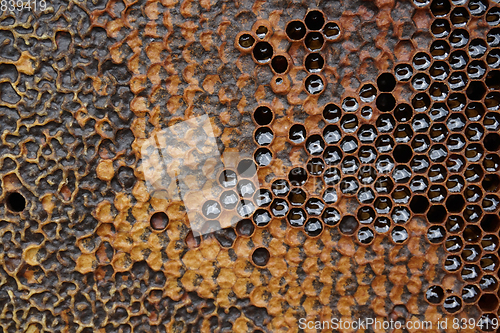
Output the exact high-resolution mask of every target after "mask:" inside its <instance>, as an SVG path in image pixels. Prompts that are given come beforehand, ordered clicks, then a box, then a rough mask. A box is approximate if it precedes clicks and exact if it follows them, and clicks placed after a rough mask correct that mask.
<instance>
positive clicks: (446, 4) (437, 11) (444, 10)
mask: <svg viewBox="0 0 500 333" xmlns="http://www.w3.org/2000/svg"><path fill="white" fill-rule="evenodd" d="M430 9H431V12H432V14H433V15H434V16H436V17H440V16H445V15H446V14H448V13H449V12H450V9H451V4H450V1H449V0H433V1H432V3H431V6H430Z"/></svg>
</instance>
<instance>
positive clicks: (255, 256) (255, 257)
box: [252, 247, 271, 267]
mask: <svg viewBox="0 0 500 333" xmlns="http://www.w3.org/2000/svg"><path fill="white" fill-rule="evenodd" d="M270 258H271V254H270V253H269V250H268V249H266V248H264V247H259V248H257V249H255V250H254V251H253V253H252V262H253V263H254V264H255V265H257V266H260V267H264V266H266V265H267V263H268V262H269V259H270Z"/></svg>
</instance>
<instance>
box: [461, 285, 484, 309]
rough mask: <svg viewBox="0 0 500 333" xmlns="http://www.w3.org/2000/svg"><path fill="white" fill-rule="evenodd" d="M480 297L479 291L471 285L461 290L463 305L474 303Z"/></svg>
mask: <svg viewBox="0 0 500 333" xmlns="http://www.w3.org/2000/svg"><path fill="white" fill-rule="evenodd" d="M480 295H481V290H480V289H479V288H478V287H477V286H475V285H473V284H469V285H466V286H464V287H463V289H462V300H463V301H464V303H467V304H473V303H476V302H477V300H478V299H479V296H480Z"/></svg>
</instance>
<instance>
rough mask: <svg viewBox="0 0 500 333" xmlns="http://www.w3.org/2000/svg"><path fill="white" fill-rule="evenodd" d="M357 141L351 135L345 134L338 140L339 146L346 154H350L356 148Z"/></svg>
mask: <svg viewBox="0 0 500 333" xmlns="http://www.w3.org/2000/svg"><path fill="white" fill-rule="evenodd" d="M358 146H359V145H358V141H357V140H356V138H354V137H352V136H346V137H344V139H343V140H342V141H341V142H340V148H341V149H342V151H343V152H344V153H346V154H352V153H354V152H355V151H356V150H357V149H358Z"/></svg>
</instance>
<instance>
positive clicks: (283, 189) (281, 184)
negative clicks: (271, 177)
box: [271, 179, 290, 197]
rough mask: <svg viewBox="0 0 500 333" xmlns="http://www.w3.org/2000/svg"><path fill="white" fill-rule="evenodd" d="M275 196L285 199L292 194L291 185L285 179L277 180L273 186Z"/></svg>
mask: <svg viewBox="0 0 500 333" xmlns="http://www.w3.org/2000/svg"><path fill="white" fill-rule="evenodd" d="M271 190H272V191H273V194H274V195H275V196H280V197H285V196H287V195H288V193H289V192H290V184H289V183H288V181H286V180H285V179H277V180H275V181H274V182H273V183H272V185H271Z"/></svg>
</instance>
